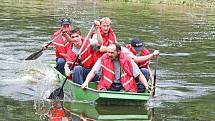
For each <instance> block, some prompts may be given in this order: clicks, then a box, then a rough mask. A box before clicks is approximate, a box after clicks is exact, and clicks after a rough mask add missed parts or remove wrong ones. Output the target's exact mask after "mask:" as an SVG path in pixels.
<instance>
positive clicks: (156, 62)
mask: <svg viewBox="0 0 215 121" xmlns="http://www.w3.org/2000/svg"><path fill="white" fill-rule="evenodd" d="M157 66H158V57H156V61H155V72H154V83H153V88H154V91H153V96H154V95H155V89H156V87H155V86H156V71H157Z"/></svg>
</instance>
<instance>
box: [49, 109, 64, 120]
mask: <svg viewBox="0 0 215 121" xmlns="http://www.w3.org/2000/svg"><path fill="white" fill-rule="evenodd" d="M49 115H50V117H49V119H50V121H62V118H63V116H64V111H63V109H62V108H53V109H51V110H50V111H49Z"/></svg>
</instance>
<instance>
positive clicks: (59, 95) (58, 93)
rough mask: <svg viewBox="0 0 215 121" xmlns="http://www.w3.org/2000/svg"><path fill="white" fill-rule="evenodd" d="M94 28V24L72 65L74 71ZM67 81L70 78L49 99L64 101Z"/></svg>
mask: <svg viewBox="0 0 215 121" xmlns="http://www.w3.org/2000/svg"><path fill="white" fill-rule="evenodd" d="M93 28H94V24H93V25H92V27H91V29H90V31H89V32H88V34H87V36H86V38H85V39H84V42H83V44H82V45H81V48H80V50H79V51H78V54H77V55H76V57H75V60H74V62H73V64H72V67H71V69H73V68H74V67H75V63H76V62H77V60H78V57H79V55H80V54H81V50H82V49H83V47H84V45H85V43H86V41H87V40H88V38H89V36H90V33H91V32H92V30H93ZM67 79H68V77H66V78H65V80H64V81H63V84H62V86H61V87H60V88H57V89H56V90H54V91H53V92H52V93H51V94H50V96H49V97H48V99H59V100H62V99H63V98H64V92H63V87H64V85H65V83H66V81H67Z"/></svg>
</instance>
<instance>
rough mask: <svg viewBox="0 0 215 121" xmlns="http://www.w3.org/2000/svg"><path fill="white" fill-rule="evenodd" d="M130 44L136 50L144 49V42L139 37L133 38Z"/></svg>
mask: <svg viewBox="0 0 215 121" xmlns="http://www.w3.org/2000/svg"><path fill="white" fill-rule="evenodd" d="M130 44H131V46H133V47H134V49H135V50H136V51H142V50H143V49H144V44H143V42H142V41H141V40H140V39H139V38H133V39H132V40H131V42H130Z"/></svg>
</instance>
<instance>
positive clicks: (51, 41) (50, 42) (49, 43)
mask: <svg viewBox="0 0 215 121" xmlns="http://www.w3.org/2000/svg"><path fill="white" fill-rule="evenodd" d="M61 35H62V33H60V34H58V35H57V36H56V37H54V38H53V39H52V40H50V41H49V42H48V43H47V45H46V46H45V48H47V47H48V46H49V45H51V44H52V43H53V42H54V40H55V39H57V38H58V37H59V36H61ZM43 50H44V48H43Z"/></svg>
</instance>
